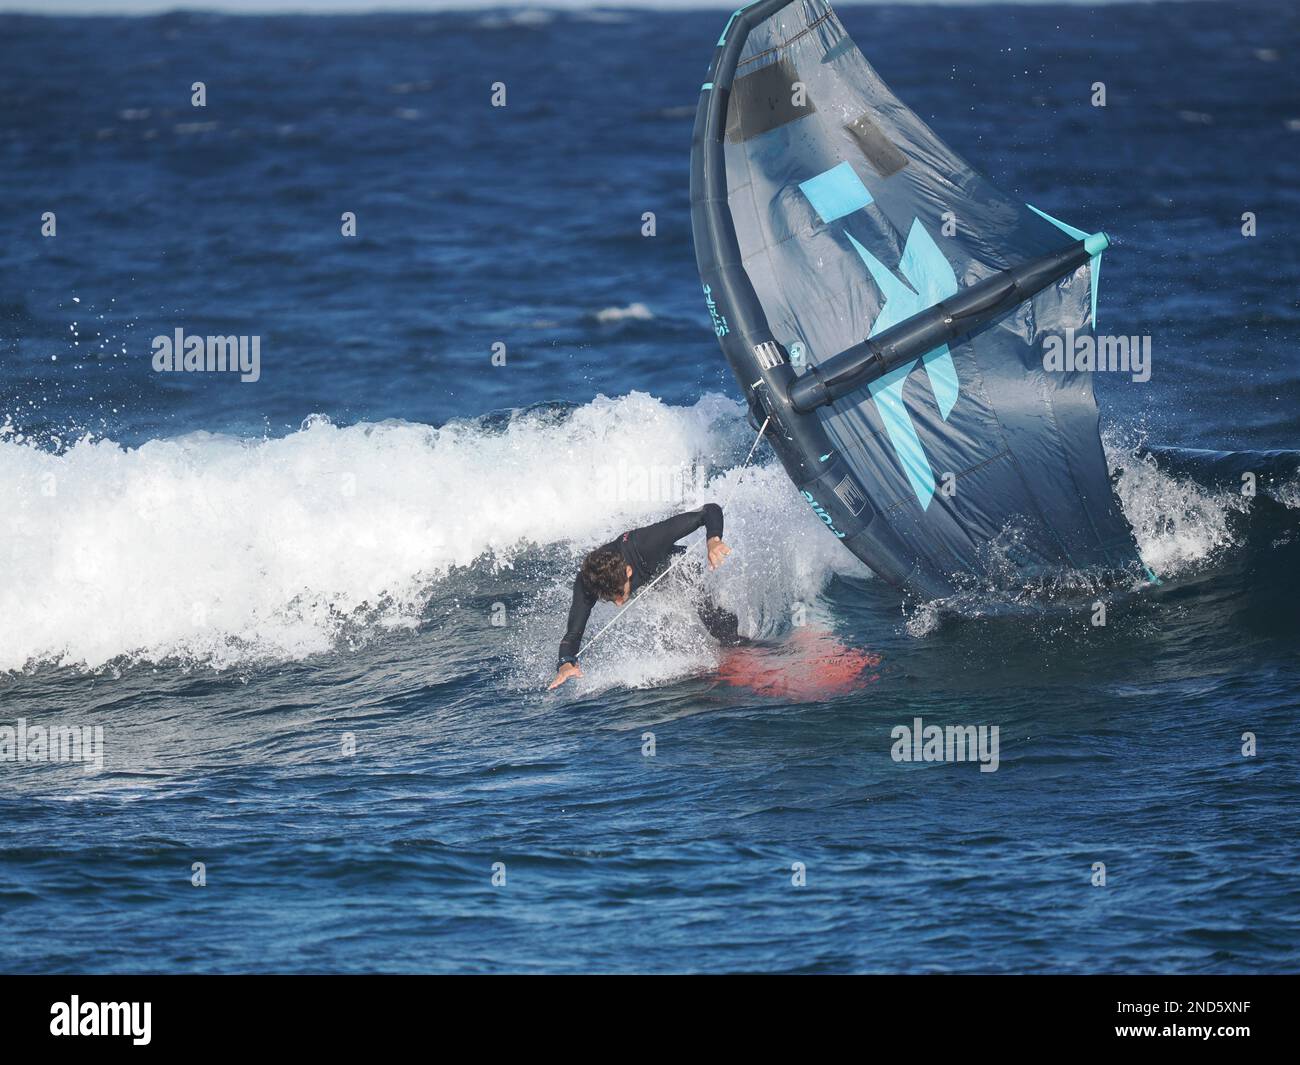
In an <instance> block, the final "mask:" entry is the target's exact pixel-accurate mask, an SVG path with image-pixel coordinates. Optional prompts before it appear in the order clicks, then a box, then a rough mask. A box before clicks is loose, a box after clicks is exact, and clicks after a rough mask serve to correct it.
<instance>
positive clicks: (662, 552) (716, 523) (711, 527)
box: [636, 503, 722, 559]
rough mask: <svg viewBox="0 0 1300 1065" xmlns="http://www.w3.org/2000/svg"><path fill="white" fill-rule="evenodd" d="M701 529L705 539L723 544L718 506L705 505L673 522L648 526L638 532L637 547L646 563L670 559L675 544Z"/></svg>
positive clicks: (662, 522) (713, 504)
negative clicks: (650, 560)
mask: <svg viewBox="0 0 1300 1065" xmlns="http://www.w3.org/2000/svg"><path fill="white" fill-rule="evenodd" d="M701 525H703V526H704V535H705V537H706V538H707V539H708V541H709V543H710V544H712V543H713V541H714V540H717V541H719V542H721V540H722V508H721V507H720V506H718V504H717V503H705V504H704V506H702V507H700V509H699V510H688V511H685V512H684V513H682V514H676V515H674V516H673V517H671V518H666V519H664V520H663V521H660V522H656V523H655V524H654V525H647V526H646V527H645V528H644V529H638V530H637V532H636V537H637V546H638V547H640V549H641V554H642V555H643V556H644V557H645V558H646V559H652V558H662V557H665V556H667V554H668V553H669V551H670V550H671V548H672V546H673V544H675V543H677V541H678V540H680V539H681V538H682V537H683V536H689V535H690V534H691V533H693V532H694V531H695V530H696V529H698V528H699V527H700V526H701Z"/></svg>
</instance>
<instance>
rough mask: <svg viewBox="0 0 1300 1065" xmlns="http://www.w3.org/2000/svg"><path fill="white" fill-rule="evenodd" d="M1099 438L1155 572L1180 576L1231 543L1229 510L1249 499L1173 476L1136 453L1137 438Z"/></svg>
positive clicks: (1238, 508) (1122, 501)
mask: <svg viewBox="0 0 1300 1065" xmlns="http://www.w3.org/2000/svg"><path fill="white" fill-rule="evenodd" d="M1103 443H1104V444H1105V448H1106V459H1107V462H1108V464H1109V465H1110V468H1111V473H1112V475H1115V477H1116V481H1115V491H1116V494H1117V495H1118V497H1119V501H1120V506H1121V508H1122V509H1123V511H1124V516H1125V517H1126V518H1127V519H1128V522H1129V525H1131V526H1132V528H1133V535H1134V537H1135V538H1136V540H1137V545H1138V553H1139V554H1140V555H1141V556H1142V561H1143V563H1144V564H1145V565H1147V566H1149V567H1150V568H1151V570H1152V571H1153V572H1154V573H1156V574H1157V575H1158V576H1160V577H1162V578H1164V577H1176V576H1180V575H1182V574H1185V573H1188V572H1190V571H1192V570H1195V569H1197V568H1199V567H1200V566H1202V565H1204V564H1206V563H1208V562H1210V561H1211V560H1212V559H1213V557H1214V556H1215V555H1216V554H1217V553H1218V552H1221V551H1223V550H1225V549H1226V548H1228V547H1229V546H1230V545H1231V544H1232V542H1233V540H1232V528H1231V519H1232V515H1233V514H1234V513H1241V512H1243V511H1245V510H1246V509H1247V508H1248V505H1249V504H1248V501H1247V500H1246V499H1245V498H1244V497H1243V496H1241V494H1240V493H1236V492H1230V491H1226V490H1214V489H1209V488H1204V487H1202V486H1200V485H1198V484H1196V483H1195V482H1194V481H1192V480H1190V479H1188V478H1185V477H1177V476H1174V475H1173V474H1171V473H1168V472H1166V471H1165V470H1162V469H1160V468H1159V467H1158V466H1157V465H1156V462H1155V459H1153V458H1152V457H1151V456H1150V455H1149V454H1144V453H1141V451H1140V449H1139V447H1138V445H1137V444H1135V443H1134V442H1132V441H1125V440H1121V439H1120V438H1119V437H1117V436H1116V435H1114V434H1108V435H1107V436H1106V438H1105V439H1104V441H1103Z"/></svg>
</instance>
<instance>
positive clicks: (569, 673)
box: [546, 662, 582, 691]
mask: <svg viewBox="0 0 1300 1065" xmlns="http://www.w3.org/2000/svg"><path fill="white" fill-rule="evenodd" d="M581 676H582V670H581V669H579V668H578V667H577V666H576V665H574V663H572V662H565V663H564V665H562V666H561V667H560V671H559V672H558V673H556V674H555V679H554V680H553V681H551V683H550V685H549V686H548V687H547V689H546V690H547V691H550V690H551V689H552V688H558V687H559V686H560V685H561V684H563V683H564V682H565V681H566V680H568V679H569V678H570V677H581Z"/></svg>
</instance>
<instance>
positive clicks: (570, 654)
mask: <svg viewBox="0 0 1300 1065" xmlns="http://www.w3.org/2000/svg"><path fill="white" fill-rule="evenodd" d="M701 525H703V526H704V530H705V536H706V537H707V538H708V539H712V538H713V537H715V536H717V537H721V536H722V508H721V507H720V506H718V504H716V503H705V504H704V506H702V507H700V509H699V510H688V511H687V512H686V513H685V514H678V515H677V516H676V517H673V518H668V519H666V520H664V521H661V522H657V523H655V524H654V525H647V526H646V527H645V528H643V529H633V530H632V531H631V532H625V533H624V534H623V535H622V536H620V537H619V538H618V539H617V540H614V541H613V542H612V543H608V544H606V545H605V546H604V547H601V548H598V550H600V551H616V552H618V553H619V554H621V555H622V556H623V558H624V559H625V560H626V561H627V564H628V565H629V566H631V567H632V594H634V595H635V594H636V590H637V589H638V588H640V587H641V586H642V585H643V584H646V583H648V582H649V581H652V580H654V579H655V578H656V577H657V576H659V574H660V573H662V572H663V570H664V567H665V566H667V565H668V563H669V561H670V560H671V559H672V558H673V556H674V555H679V554H681V553H682V552H683V551H685V550H686V548H684V547H679V546H678V544H677V541H678V540H680V539H681V538H682V537H683V536H687V535H689V534H690V533H693V532H694V531H695V530H696V529H698V528H699V527H700V526H701ZM595 605H596V595H595V593H594V592H591V591H589V590H588V589H587V586H586V585H585V584H583V583H582V575H581V574H579V575H578V576H577V577H575V578H574V579H573V604H572V605H571V606H570V607H569V626H568V630H567V631H566V632H565V634H564V639H563V640H561V641H560V662H559V664H560V665H561V666H562V665H564V664H565V663H566V662H571V663H576V662H577V661H578V647H579V646H580V645H581V644H582V634H583V632H584V631H586V628H587V618H589V617H590V616H591V608H592V607H594V606H595ZM696 610H697V612H698V613H699V615H700V620H701V621H702V622H704V627H705V628H706V629H708V630H709V633H710V634H711V635H712V636H713V637H714V638H715V639H717V640H721V641H722V642H723V643H728V644H733V643H737V642H740V639H741V638H740V635H739V633H738V631H737V630H738V626H739V622H738V621H737V619H736V615H735V614H733V613H731V612H730V611H728V610H723V609H722V608H721V607H718V606H715V605H714V604H712V603H708V602H705V603H701V604H700V605H699V606H697V607H696Z"/></svg>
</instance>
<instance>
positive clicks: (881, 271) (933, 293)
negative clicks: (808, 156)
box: [799, 163, 958, 510]
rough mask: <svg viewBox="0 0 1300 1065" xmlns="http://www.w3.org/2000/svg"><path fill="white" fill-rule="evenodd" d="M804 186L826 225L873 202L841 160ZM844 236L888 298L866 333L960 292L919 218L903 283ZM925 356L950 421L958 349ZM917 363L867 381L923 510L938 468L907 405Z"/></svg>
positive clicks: (908, 249) (943, 349) (908, 247)
mask: <svg viewBox="0 0 1300 1065" xmlns="http://www.w3.org/2000/svg"><path fill="white" fill-rule="evenodd" d="M799 189H800V191H801V192H802V193H803V194H804V196H805V198H806V199H807V200H808V202H809V203H810V204H811V205H812V208H813V210H814V211H816V212H817V215H818V217H819V218H820V219H821V221H822V222H823V223H824V224H827V225H829V224H830V223H831V222H834V221H835V220H837V219H839V218H843V217H845V216H846V215H849V214H852V213H854V212H856V211H860V210H862V209H864V208H866V207H869V206H870V205H871V204H872V203H873V202H874V200H873V198H872V195H871V193H870V191H869V190H868V189H867V187H866V185H864V184H863V182H862V179H861V178H860V177H859V176H858V173H857V171H856V170H854V169H853V167H852V166H851V165H850V164H848V163H840V164H839V165H838V166H833V167H831V169H829V170H826V171H824V172H823V173H820V174H818V175H817V176H816V177H811V178H809V179H808V180H807V181H801V182H800V183H799ZM844 235H845V236H846V237H848V238H849V241H850V243H851V244H852V245H853V247H854V250H856V251H857V253H858V256H859V257H860V258H861V259H862V261H863V262H864V263H866V264H867V269H868V270H869V271H871V276H872V278H873V279H874V280H875V282H876V285H877V286H878V287H879V289H880V292H881V295H882V296H883V297H884V306H883V307H882V308H881V311H880V315H879V316H878V317H877V318H876V321H875V323H874V324H873V325H872V327H871V332H870V333H869V334H868V336H875V335H876V334H877V333H880V332H883V331H884V330H886V329H888V328H889V327H890V326H891V325H897V324H898V323H899V322H901V321H903V319H905V318H910V317H911V316H912V315H914V314H916V313H917V312H918V311H923V310H925V309H926V308H927V307H933V306H934V305H935V304H936V303H938V302H939V301H940V300H944V299H947V298H948V297H949V296H952V295H955V294H956V292H957V275H956V274H954V273H953V269H952V265H951V264H950V263H949V262H948V260H947V259H945V258H944V256H943V252H941V251H940V250H939V248H938V245H936V244H935V242H934V238H933V237H931V236H930V234H929V233H928V232H926V229H925V226H923V225H921V220H920V219H919V218H914V219H912V229H911V232H909V233H908V234H907V244H906V245H905V246H904V248H903V257H902V259H901V260H900V262H899V264H898V269H899V272H900V273H902V275H903V278H904V280H901V281H900V280H899V279H898V278H897V277H895V276H894V273H893V271H891V270H890V269H889V268H888V267H887V266H885V264H884V263H882V262H881V261H880V260H879V259H877V258H876V257H875V256H874V255H872V254H871V252H869V251H867V249H866V248H864V247H863V246H862V245H861V244H859V243H858V242H857V241H856V240H854V239H853V235H852V234H851V233H849V232H848V231H847V230H845V232H844ZM919 361H920V362H921V363H922V364H923V365H924V366H925V371H926V373H927V374H928V375H929V377H930V386H931V387H932V388H933V389H934V398H935V400H936V401H937V402H938V404H939V414H940V415H941V416H942V417H943V420H944V421H947V420H948V414H949V413H950V412H951V411H952V408H953V404H955V403H956V402H957V393H958V383H957V368H956V367H955V366H954V365H953V362H952V353H951V352H949V350H948V347H947V345H946V344H945V345H944V346H943V347H939V348H935V349H934V351H932V352H930V353H929V354H927V355H925V356H923V357H922V358H921V359H920V360H919ZM914 369H916V363H912V364H911V365H910V366H901V367H899V368H898V369H896V370H894V371H893V372H892V373H888V374H886V375H885V376H884V377H882V378H880V380H878V381H875V382H873V383H872V384H871V385H870V386H868V387H869V390H870V392H871V398H872V399H873V400H875V403H876V409H877V410H878V411H879V412H880V418H881V421H883V422H884V423H885V431H886V432H887V433H888V434H889V441H890V443H892V444H893V445H894V451H895V452H896V453H897V455H898V460H899V462H900V463H901V464H902V467H903V472H904V473H905V474H906V475H907V480H908V483H909V484H911V486H912V490H913V491H914V492H915V493H916V498H917V500H918V501H919V502H920V504H921V509H922V510H927V509H928V508H929V506H930V500H932V499H933V498H934V489H935V481H934V471H933V470H932V469H931V468H930V461H929V459H927V458H926V456H925V449H924V448H923V447H922V446H921V438H920V437H919V436H918V435H917V432H916V425H915V424H914V423H913V421H912V416H911V415H910V414H908V412H907V407H906V406H905V405H904V403H903V388H904V387H905V386H906V384H907V379H908V377H909V376H910V375H911V373H912V371H913V370H914Z"/></svg>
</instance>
